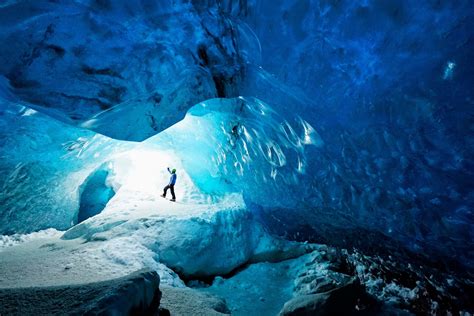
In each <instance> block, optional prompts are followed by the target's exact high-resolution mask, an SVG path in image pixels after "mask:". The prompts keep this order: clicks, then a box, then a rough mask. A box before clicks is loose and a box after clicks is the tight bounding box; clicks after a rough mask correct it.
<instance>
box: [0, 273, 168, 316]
mask: <svg viewBox="0 0 474 316" xmlns="http://www.w3.org/2000/svg"><path fill="white" fill-rule="evenodd" d="M159 285H160V278H159V277H158V275H157V274H156V272H154V271H149V270H140V271H137V272H135V273H132V274H130V275H127V276H125V277H122V278H115V279H112V280H107V281H102V282H94V283H87V284H82V285H66V286H56V287H28V288H20V289H0V301H1V302H2V304H1V305H0V312H1V313H2V314H5V315H46V314H47V315H64V314H75V315H76V314H77V315H83V314H107V315H128V314H130V313H133V312H135V313H150V312H152V311H155V310H156V309H157V307H158V305H159V303H160V297H161V292H160V290H159Z"/></svg>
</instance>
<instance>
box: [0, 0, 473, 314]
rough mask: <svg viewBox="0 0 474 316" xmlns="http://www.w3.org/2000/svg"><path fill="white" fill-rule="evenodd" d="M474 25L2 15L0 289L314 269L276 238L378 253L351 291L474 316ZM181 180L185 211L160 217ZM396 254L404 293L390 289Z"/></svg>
mask: <svg viewBox="0 0 474 316" xmlns="http://www.w3.org/2000/svg"><path fill="white" fill-rule="evenodd" d="M473 12H474V9H473V4H472V1H468V0H460V1H455V2H444V3H441V2H432V1H419V2H417V3H410V4H408V3H403V2H396V1H383V2H380V1H372V0H369V1H355V2H354V1H319V0H301V1H292V0H276V1H255V0H246V1H230V0H225V1H191V2H189V1H185V0H182V1H181V0H178V1H158V2H157V1H154V0H140V1H138V0H136V1H124V0H119V1H96V0H76V1H68V2H64V1H62V2H61V1H59V2H58V1H45V0H44V1H43V0H40V1H26V0H10V1H4V2H3V3H2V4H1V5H0V42H1V43H2V45H0V158H1V159H0V161H1V162H0V234H2V235H3V236H2V238H1V240H0V244H1V247H2V253H3V252H4V253H5V254H8V255H9V256H7V257H3V256H2V258H1V260H5V262H9V264H7V265H4V266H3V267H1V268H2V269H5V271H7V270H8V271H9V272H11V275H10V274H8V273H7V272H5V275H6V278H5V280H4V281H2V282H5V284H7V283H8V282H10V284H12V283H11V282H13V281H14V280H15V277H16V275H17V274H19V273H20V274H21V271H26V270H27V269H28V267H29V264H30V265H31V264H32V263H33V262H34V258H40V259H39V260H38V262H43V263H44V264H45V266H46V267H48V269H51V271H55V273H56V274H57V278H56V280H57V282H59V283H60V282H63V283H67V282H68V281H67V279H68V276H67V274H64V273H69V272H67V271H69V270H71V271H74V269H69V268H68V269H66V270H64V268H61V267H64V266H68V264H69V262H73V263H74V265H75V266H77V268H76V269H77V274H76V275H75V276H76V277H75V278H73V280H79V279H80V275H81V274H85V271H88V268H87V264H86V263H90V264H91V267H93V268H94V269H95V270H94V272H93V273H92V274H91V279H101V278H110V277H112V276H116V275H123V274H124V273H129V272H131V271H132V269H138V268H140V267H143V266H147V267H151V268H152V269H155V270H157V271H159V272H160V275H161V277H162V280H163V282H164V283H166V284H172V285H174V286H178V287H182V286H184V283H183V281H182V280H180V278H179V277H178V276H177V274H176V273H175V272H173V271H171V270H170V268H172V269H174V270H176V272H178V273H179V274H180V275H182V276H185V277H186V278H187V277H192V276H195V277H206V278H207V277H212V276H215V275H216V274H227V273H235V271H234V269H235V268H238V267H242V265H244V264H247V263H249V262H261V261H265V260H282V259H286V258H289V257H294V256H298V255H299V254H302V253H303V252H304V251H306V250H307V249H304V248H305V247H303V246H301V245H300V244H296V243H291V242H285V241H284V240H283V239H279V238H276V237H272V235H271V234H275V235H280V236H282V238H287V239H292V240H299V241H312V242H324V243H329V244H332V245H337V246H342V247H345V248H347V249H353V248H357V249H359V250H360V251H362V252H367V254H366V255H367V256H369V257H368V258H366V257H364V255H360V256H358V255H354V256H353V257H350V256H349V257H347V260H348V261H350V262H352V264H353V265H355V266H356V267H357V275H356V273H352V272H351V273H349V272H347V271H346V272H347V273H349V274H350V275H351V277H355V276H357V278H358V279H360V280H361V282H362V283H363V284H365V285H366V286H367V288H368V291H369V292H371V293H374V295H375V297H377V299H378V300H381V301H387V300H393V301H394V302H395V303H397V304H406V305H407V306H415V307H413V308H414V309H415V311H417V312H419V313H429V312H433V311H435V312H436V311H441V312H446V311H448V310H456V306H457V305H459V306H464V305H463V302H464V303H465V302H467V301H469V299H468V298H466V296H465V295H464V293H465V292H466V291H464V290H465V289H466V288H469V286H466V287H463V286H465V285H466V284H469V282H471V281H470V276H471V275H472V273H471V272H472V267H473V266H474V264H473V262H474V258H473V253H474V252H473V239H474V225H473V224H474V217H473V213H472V210H473V206H474V197H473V193H472V192H473V188H474V182H473V179H474V174H473V170H474V168H473V167H474V163H473V160H472V157H474V152H473V148H474V143H473V139H474V137H473V130H474V129H473V123H472V118H473V100H474V95H473V90H472V88H471V87H472V86H474V84H473V83H474V76H473V74H474V71H473V64H472V60H473V59H474V56H473V52H474V50H473V49H472V46H473V41H472V39H473V30H474V25H473V21H474V18H473ZM166 167H173V168H176V169H177V170H178V185H177V187H176V191H177V192H176V193H177V196H178V203H176V204H171V202H169V201H168V200H164V199H162V198H160V197H159V194H160V193H161V190H162V188H163V186H164V185H165V184H166V182H167V178H168V174H167V172H166ZM51 228H53V229H57V230H60V231H67V232H66V233H65V234H64V236H63V238H62V239H58V238H59V237H58V236H59V235H60V234H62V233H60V232H58V231H55V230H46V229H51ZM38 231H40V232H38ZM24 234H28V235H24ZM195 234H198V235H199V236H200V237H201V236H202V238H197V237H196V236H195ZM38 238H45V239H44V240H48V239H49V240H50V242H45V243H46V244H51V245H46V246H44V247H41V246H43V244H42V243H41V242H40V241H39V240H40V239H38ZM118 249H121V250H122V251H118ZM55 251H57V253H55ZM355 253H356V254H357V251H356V252H355ZM374 253H377V254H378V255H380V256H382V257H383V258H382V257H381V259H380V260H381V261H382V263H380V262H376V261H377V260H378V259H377V260H376V259H374V258H377V257H376V255H374ZM28 254H31V258H30V257H29V255H28ZM52 254H61V255H58V256H54V258H53V260H52V261H49V259H48V258H49V257H50V256H51V255H52ZM372 255H373V256H374V257H370V256H372ZM389 256H392V257H395V258H398V260H399V261H400V266H398V268H396V267H395V266H392V268H393V270H396V271H397V276H396V277H383V275H384V273H385V274H389V275H390V273H388V272H387V271H392V268H390V269H388V270H387V269H386V266H387V265H392V264H395V263H394V261H393V260H392V259H390V260H387V258H388V257H389ZM191 257H192V259H191ZM15 258H16V259H15ZM19 258H21V260H19ZM212 258H216V259H215V260H213V259H212ZM81 259H84V260H83V261H81ZM8 260H10V261H8ZM16 260H19V261H16ZM404 261H405V262H404ZM16 262H20V263H19V267H21V268H19V269H17V270H11V269H14V268H13V267H14V263H16ZM23 262H24V263H23ZM103 262H106V263H107V265H106V266H107V267H109V268H110V269H109V270H107V269H105V268H104V265H101V263H103ZM361 262H362V263H361ZM410 264H412V266H411V267H410V266H409V265H410ZM165 265H166V266H168V267H166V266H165ZM31 266H33V265H31ZM415 266H416V267H415ZM418 266H424V267H425V266H426V267H425V268H424V269H427V270H426V271H428V272H426V271H425V272H423V273H422V272H420V271H419V270H418V268H417V267H418ZM68 267H69V266H68ZM367 267H371V268H367ZM413 267H415V268H413ZM35 269H37V270H35V271H36V272H38V275H40V274H41V273H40V272H41V269H40V266H38V265H36V266H35ZM249 269H257V266H255V267H251V268H249ZM271 269H272V268H270V266H269V268H268V271H271ZM420 269H421V268H420ZM63 270H64V271H66V272H64V271H63ZM422 270H423V269H422ZM60 271H62V272H60ZM265 271H266V270H265ZM377 271H378V272H377ZM451 272H455V273H454V276H451ZM261 273H263V274H264V273H265V272H263V270H262V271H261ZM269 273H270V272H269ZM379 273H380V274H382V276H380V275H379ZM430 274H432V275H434V276H433V278H431V277H429V278H428V280H427V279H426V278H425V276H429V275H430ZM239 275H240V274H239ZM239 275H237V274H236V275H235V277H236V278H237V277H238V276H239ZM243 275H245V274H243ZM436 275H442V276H445V275H446V276H447V277H446V278H445V279H446V280H452V281H450V282H448V281H443V280H438V279H437V278H436ZM312 276H315V278H314V280H318V282H316V283H318V284H319V283H322V284H326V286H329V285H328V283H327V282H326V283H324V282H320V281H321V280H320V278H324V279H325V280H332V281H334V282H335V283H337V282H339V281H340V282H341V284H342V283H343V281H344V280H340V279H334V280H333V279H331V276H332V275H319V274H317V273H316V274H312ZM31 277H32V279H31V282H33V281H34V282H45V283H46V284H47V283H48V282H53V283H54V282H56V281H51V280H50V279H48V278H42V277H40V276H36V275H35V276H31ZM85 278H86V279H87V277H85ZM297 279H298V278H297ZM309 279H311V278H309ZM343 279H344V278H343ZM35 280H36V281H35ZM380 280H382V282H383V284H380V282H381V281H380ZM407 280H408V281H407ZM21 282H24V284H27V283H28V282H30V281H28V280H27V278H25V279H22V281H21ZM232 282H233V281H229V283H228V284H232ZM298 282H299V281H298ZM413 282H419V283H420V284H416V283H415V284H413ZM446 282H448V283H449V284H446ZM301 284H304V282H301ZM471 284H472V282H471ZM223 286H224V285H223ZM224 287H225V286H224ZM438 289H440V290H439V291H438ZM425 291H426V293H428V295H427V296H426V297H428V299H424V297H425V296H423V293H425ZM443 291H445V292H446V293H448V294H443ZM420 293H421V294H420ZM453 293H454V294H453ZM189 295H190V297H192V295H193V294H189ZM302 295H318V293H306V294H302ZM318 297H320V298H321V297H322V296H318ZM394 297H396V298H394ZM433 297H437V298H436V299H434V298H433ZM447 297H450V298H449V299H448V298H447ZM230 299H231V298H230ZM457 299H459V301H457ZM231 300H232V299H231ZM298 302H300V303H301V302H302V303H305V302H306V301H305V300H299V301H298ZM413 302H421V303H413ZM410 304H411V305H410ZM211 305H212V304H211ZM306 307H307V306H306ZM410 308H412V307H410Z"/></svg>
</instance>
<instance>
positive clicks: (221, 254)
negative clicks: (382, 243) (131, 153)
mask: <svg viewBox="0 0 474 316" xmlns="http://www.w3.org/2000/svg"><path fill="white" fill-rule="evenodd" d="M129 194H130V195H133V196H134V199H133V200H130V199H129V197H128V195H129ZM157 195H158V194H155V195H144V194H143V193H141V195H140V192H129V193H127V194H125V193H124V192H122V194H118V195H117V197H114V198H113V199H112V200H111V201H110V202H109V204H108V205H107V207H106V209H105V210H104V211H103V212H102V213H101V214H99V215H97V216H94V217H92V218H90V219H88V220H86V221H84V222H82V223H80V224H79V225H76V226H75V227H73V228H71V229H70V230H68V231H67V232H66V233H65V234H64V236H63V238H64V239H74V238H79V237H80V238H83V239H85V240H86V241H90V242H92V241H103V242H104V245H107V249H108V251H110V252H111V255H110V256H112V255H116V254H117V255H120V257H121V258H122V259H121V260H122V261H124V260H125V261H126V260H127V259H126V256H127V253H126V251H125V250H124V248H123V247H121V246H118V245H119V244H118V243H119V242H120V243H128V244H129V245H138V246H140V247H144V248H146V249H148V250H149V251H151V253H153V258H154V260H157V261H159V262H161V263H164V264H165V265H166V266H168V267H170V268H172V269H173V270H175V271H177V272H178V273H180V274H182V275H184V276H187V277H191V276H193V277H200V276H213V275H221V274H227V273H229V272H231V271H232V270H234V269H236V268H237V267H239V266H241V265H243V264H245V263H248V262H258V261H268V260H269V261H278V260H283V259H286V258H290V257H296V256H299V255H301V254H304V253H306V252H308V251H310V250H311V246H310V245H305V244H301V243H295V242H289V241H286V240H283V239H278V238H274V237H272V236H270V235H269V234H268V233H266V232H265V231H264V229H263V228H262V226H261V225H260V224H259V223H258V222H257V221H256V220H255V219H254V218H253V217H252V214H251V212H250V211H248V210H247V209H246V208H245V204H244V202H243V200H242V197H241V196H240V195H236V194H234V195H232V196H231V197H228V198H227V199H224V200H222V201H221V202H220V203H216V204H208V205H206V204H181V203H173V202H170V201H168V200H166V199H163V198H160V197H158V196H157ZM127 201H133V203H127ZM114 245H117V246H116V247H114ZM129 256H130V258H131V259H132V258H136V255H135V254H134V253H133V252H132V253H130V254H129Z"/></svg>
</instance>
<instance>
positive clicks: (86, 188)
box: [77, 168, 115, 224]
mask: <svg viewBox="0 0 474 316" xmlns="http://www.w3.org/2000/svg"><path fill="white" fill-rule="evenodd" d="M108 176H109V171H108V170H107V169H105V168H100V169H99V170H96V171H95V172H94V173H92V174H91V175H89V177H87V179H86V180H85V181H84V183H83V184H82V185H81V188H80V192H81V196H80V204H79V212H78V214H77V224H78V223H80V222H83V221H85V220H86V219H88V218H89V217H92V216H95V215H97V214H99V213H100V212H102V210H103V209H104V208H105V206H106V205H107V203H108V202H109V201H110V199H111V198H112V197H113V196H114V195H115V191H114V190H113V188H112V187H111V186H110V185H108V184H107V177H108Z"/></svg>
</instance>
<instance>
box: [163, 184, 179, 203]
mask: <svg viewBox="0 0 474 316" xmlns="http://www.w3.org/2000/svg"><path fill="white" fill-rule="evenodd" d="M168 189H170V191H171V196H172V197H173V200H176V196H175V195H174V184H168V185H167V186H165V188H164V189H163V195H164V196H166V192H168Z"/></svg>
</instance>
